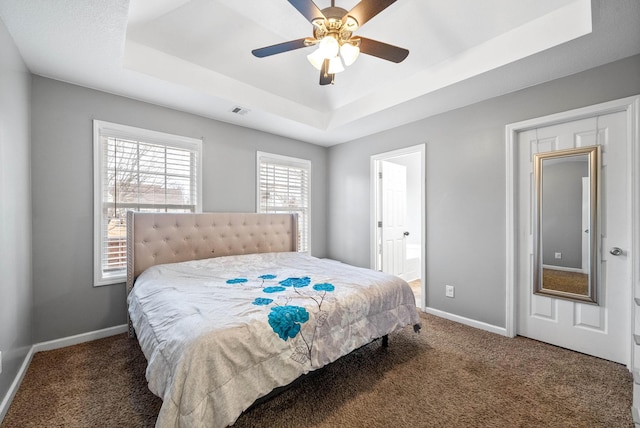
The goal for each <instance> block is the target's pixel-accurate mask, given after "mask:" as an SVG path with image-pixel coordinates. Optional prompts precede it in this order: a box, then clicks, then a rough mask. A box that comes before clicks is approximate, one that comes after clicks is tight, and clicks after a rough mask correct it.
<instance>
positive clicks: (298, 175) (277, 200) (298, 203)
mask: <svg viewBox="0 0 640 428" xmlns="http://www.w3.org/2000/svg"><path fill="white" fill-rule="evenodd" d="M258 165H259V166H258V211H259V212H263V213H297V214H298V251H302V252H307V251H309V175H310V162H309V161H306V160H302V159H295V158H289V157H274V155H267V154H263V153H259V154H258Z"/></svg>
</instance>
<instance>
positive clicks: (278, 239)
mask: <svg viewBox="0 0 640 428" xmlns="http://www.w3.org/2000/svg"><path fill="white" fill-rule="evenodd" d="M297 225H298V218H297V214H257V213H197V214H194V213H179V214H178V213H142V212H134V211H128V212H127V295H129V292H130V291H131V289H132V288H133V284H134V282H135V279H136V278H137V277H138V275H140V274H141V273H142V272H143V271H144V270H145V269H147V268H148V267H151V266H153V265H157V264H163V263H175V262H184V261H188V260H198V259H206V258H211V257H221V256H232V255H239V254H253V253H272V252H283V251H297V249H298V230H297V228H298V226H297ZM129 333H130V334H132V333H133V332H132V329H131V323H129Z"/></svg>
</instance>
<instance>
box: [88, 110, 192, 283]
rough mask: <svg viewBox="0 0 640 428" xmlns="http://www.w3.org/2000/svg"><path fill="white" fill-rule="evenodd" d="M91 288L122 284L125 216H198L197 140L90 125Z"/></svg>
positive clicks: (142, 130)
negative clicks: (154, 213)
mask: <svg viewBox="0 0 640 428" xmlns="http://www.w3.org/2000/svg"><path fill="white" fill-rule="evenodd" d="M93 153H94V216H95V217H94V264H95V266H94V285H96V286H97V285H106V284H114V283H118V282H123V281H125V279H126V272H127V264H126V262H127V258H126V254H127V250H126V243H127V227H126V212H127V211H129V210H134V211H145V212H197V211H200V210H201V205H202V204H201V200H202V198H201V187H202V186H201V172H200V171H201V167H200V162H201V157H202V156H201V154H202V140H197V139H193V138H187V137H179V136H176V135H170V134H164V133H161V132H155V131H148V130H145V129H139V128H133V127H130V126H124V125H118V124H114V123H108V122H102V121H98V120H95V121H94V122H93Z"/></svg>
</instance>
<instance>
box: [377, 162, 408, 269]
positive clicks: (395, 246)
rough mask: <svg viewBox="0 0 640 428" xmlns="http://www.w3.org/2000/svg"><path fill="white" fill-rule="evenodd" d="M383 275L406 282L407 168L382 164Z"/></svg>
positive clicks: (387, 163) (392, 164) (388, 163)
mask: <svg viewBox="0 0 640 428" xmlns="http://www.w3.org/2000/svg"><path fill="white" fill-rule="evenodd" d="M381 164H382V195H381V196H382V271H383V272H386V273H390V274H393V275H396V276H399V277H400V278H402V279H406V278H405V273H406V259H407V256H406V254H407V245H406V235H405V232H407V167H406V166H404V165H398V164H395V163H392V162H387V161H382V162H381Z"/></svg>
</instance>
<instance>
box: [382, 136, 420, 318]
mask: <svg viewBox="0 0 640 428" xmlns="http://www.w3.org/2000/svg"><path fill="white" fill-rule="evenodd" d="M424 152H425V146H424V144H423V145H419V146H413V147H408V148H406V149H400V150H395V151H392V152H386V153H381V154H378V155H374V156H372V157H371V201H372V203H371V231H372V232H371V242H372V245H371V267H372V269H375V270H379V271H382V272H386V273H390V274H392V275H396V276H398V277H400V278H402V279H404V280H405V281H407V282H408V283H409V285H411V287H412V289H413V290H414V295H415V297H416V305H417V306H418V307H420V308H422V309H423V310H424V308H425V307H426V286H425V284H424V281H423V280H422V279H423V278H425V262H424V260H425V245H424V235H425V233H424V232H425V231H424V225H425V212H424V211H425V171H424V163H425V162H424Z"/></svg>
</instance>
